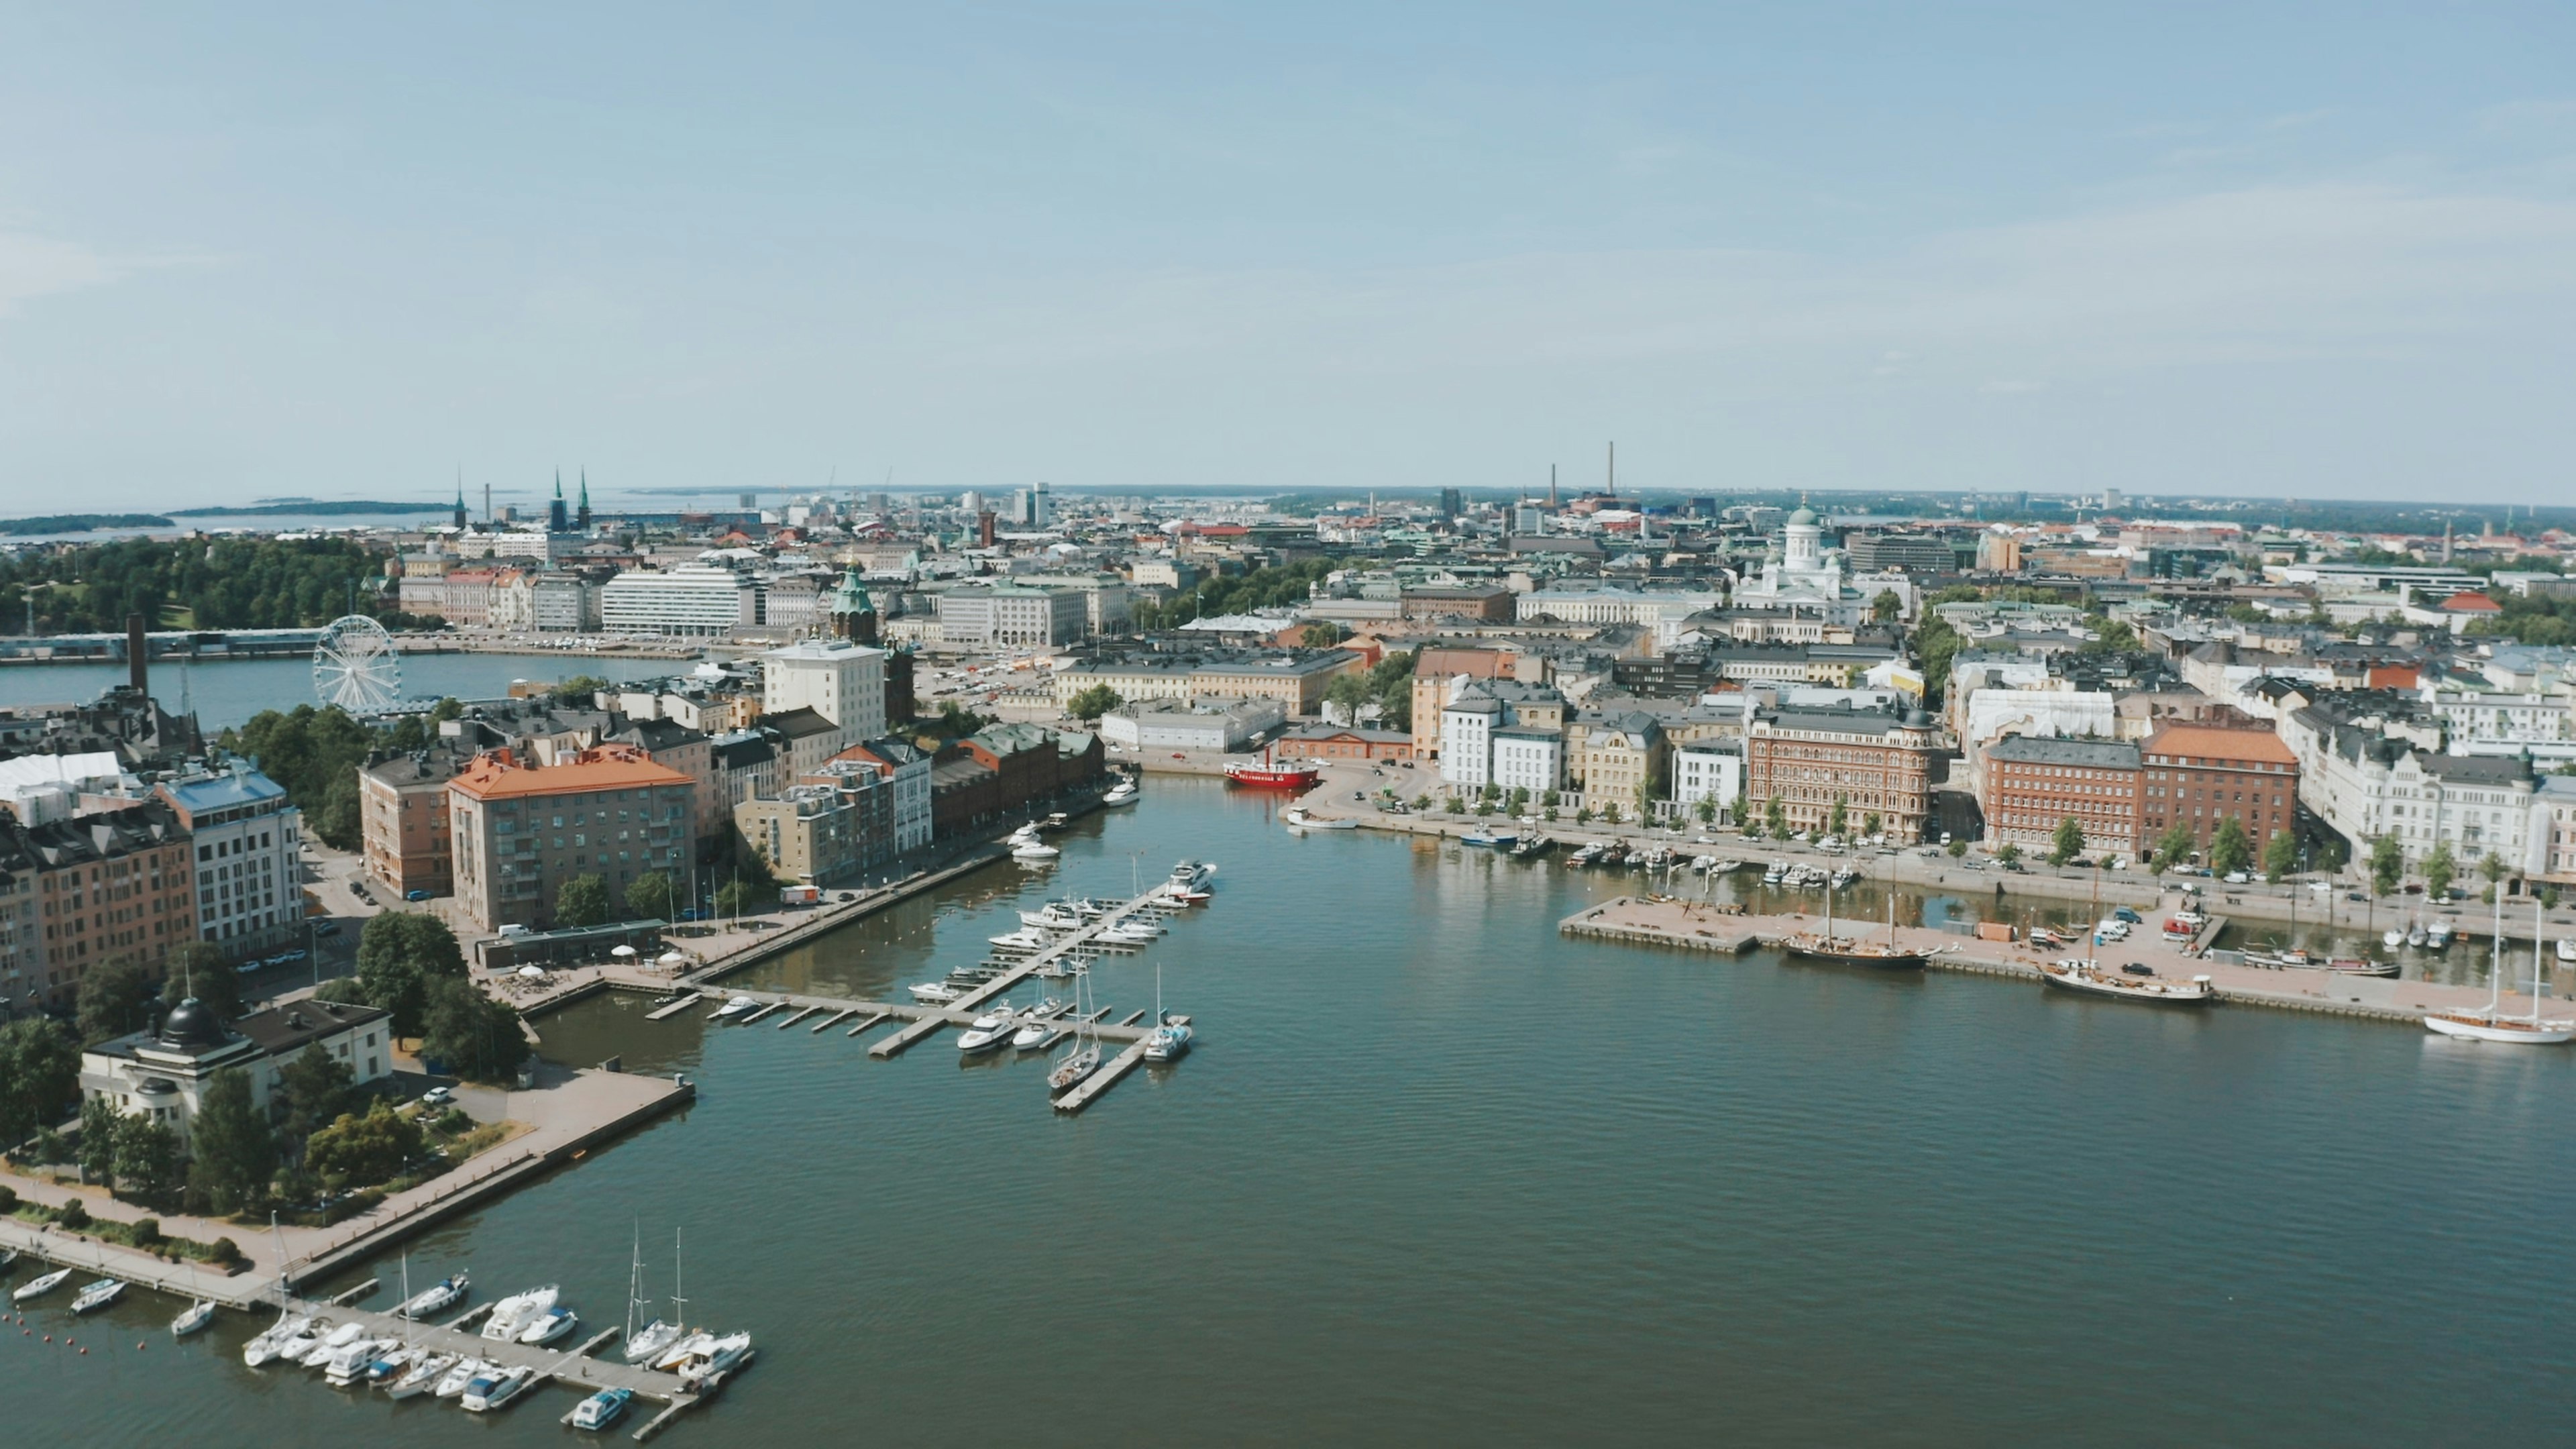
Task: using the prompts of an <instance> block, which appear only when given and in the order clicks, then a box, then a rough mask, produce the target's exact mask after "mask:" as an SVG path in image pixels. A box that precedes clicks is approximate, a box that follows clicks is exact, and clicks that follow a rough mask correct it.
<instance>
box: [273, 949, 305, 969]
mask: <svg viewBox="0 0 2576 1449" xmlns="http://www.w3.org/2000/svg"><path fill="white" fill-rule="evenodd" d="M303 959H304V948H303V947H301V946H298V947H297V948H295V949H294V950H292V951H282V952H280V953H278V956H277V962H278V964H279V965H281V966H283V965H285V964H287V963H288V962H291V961H301V960H303Z"/></svg>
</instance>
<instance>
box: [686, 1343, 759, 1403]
mask: <svg viewBox="0 0 2576 1449" xmlns="http://www.w3.org/2000/svg"><path fill="white" fill-rule="evenodd" d="M750 1353H751V1335H750V1334H748V1333H728V1334H726V1335H725V1336H724V1337H722V1338H718V1339H714V1340H712V1341H710V1342H709V1343H708V1344H707V1346H706V1348H705V1350H704V1351H703V1352H700V1353H697V1354H694V1355H692V1356H690V1357H689V1358H688V1359H686V1360H684V1361H683V1362H682V1363H681V1364H680V1368H679V1374H680V1383H681V1385H682V1386H683V1387H685V1388H689V1389H695V1388H697V1387H698V1386H699V1385H701V1384H703V1383H705V1382H706V1381H707V1380H709V1379H711V1378H713V1377H715V1376H716V1375H718V1374H721V1373H725V1372H727V1371H728V1370H730V1369H732V1368H733V1367H734V1366H735V1365H737V1364H739V1363H741V1362H742V1361H743V1359H745V1358H746V1357H748V1356H749V1355H750Z"/></svg>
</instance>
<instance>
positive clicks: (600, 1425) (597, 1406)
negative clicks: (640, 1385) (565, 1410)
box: [571, 1389, 635, 1429]
mask: <svg viewBox="0 0 2576 1449" xmlns="http://www.w3.org/2000/svg"><path fill="white" fill-rule="evenodd" d="M634 1398H635V1391H634V1390H633V1389H601V1390H600V1391H599V1392H598V1393H595V1394H593V1395H591V1396H590V1397H589V1398H586V1399H584V1400H582V1401H581V1402H580V1403H578V1404H576V1405H574V1406H573V1411H572V1419H571V1423H572V1426H573V1427H574V1428H576V1429H605V1428H607V1427H608V1426H609V1425H611V1424H614V1423H616V1422H617V1421H618V1419H619V1418H621V1417H623V1416H624V1415H625V1413H626V1406H627V1405H628V1404H629V1403H631V1402H633V1401H634Z"/></svg>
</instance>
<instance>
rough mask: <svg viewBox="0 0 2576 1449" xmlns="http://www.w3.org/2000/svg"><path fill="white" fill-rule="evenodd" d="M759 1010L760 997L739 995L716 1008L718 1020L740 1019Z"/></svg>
mask: <svg viewBox="0 0 2576 1449" xmlns="http://www.w3.org/2000/svg"><path fill="white" fill-rule="evenodd" d="M758 1010H760V998H758V997H756V996H737V997H735V998H734V999H733V1000H731V1001H728V1002H726V1003H725V1004H724V1005H722V1006H719V1007H717V1008H716V1020H718V1021H740V1020H742V1019H743V1018H744V1017H746V1016H749V1015H751V1014H752V1013H753V1012H755V1011H758Z"/></svg>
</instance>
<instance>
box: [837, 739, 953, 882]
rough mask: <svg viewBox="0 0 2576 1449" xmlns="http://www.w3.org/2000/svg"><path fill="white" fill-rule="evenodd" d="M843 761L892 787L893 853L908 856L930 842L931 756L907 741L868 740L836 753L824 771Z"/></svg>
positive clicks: (843, 763)
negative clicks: (869, 771)
mask: <svg viewBox="0 0 2576 1449" xmlns="http://www.w3.org/2000/svg"><path fill="white" fill-rule="evenodd" d="M845 764H864V765H866V766H868V767H870V768H871V769H873V770H875V771H876V772H877V774H878V775H879V776H881V777H882V778H883V779H884V780H885V781H886V782H887V783H888V784H889V785H891V786H892V787H893V795H892V797H891V800H890V803H889V809H890V810H891V811H892V817H891V818H892V824H891V829H892V832H893V838H892V844H891V849H892V852H893V853H894V854H895V855H909V854H911V853H912V852H914V851H916V850H919V849H921V848H923V847H924V846H926V845H928V844H930V838H931V813H930V766H931V760H930V756H929V755H927V754H925V753H923V752H922V750H921V749H920V748H919V747H917V746H915V745H914V744H913V743H912V742H910V741H909V740H899V739H892V738H888V739H881V740H870V741H868V742H867V743H865V744H861V745H853V746H851V747H850V748H849V749H846V750H843V751H842V752H841V753H840V754H838V755H835V756H834V757H833V758H832V759H831V761H830V762H829V763H828V764H827V765H826V766H825V769H826V770H827V771H829V770H831V769H833V768H834V767H837V766H840V765H845Z"/></svg>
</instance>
